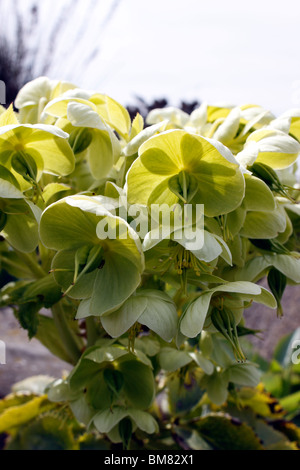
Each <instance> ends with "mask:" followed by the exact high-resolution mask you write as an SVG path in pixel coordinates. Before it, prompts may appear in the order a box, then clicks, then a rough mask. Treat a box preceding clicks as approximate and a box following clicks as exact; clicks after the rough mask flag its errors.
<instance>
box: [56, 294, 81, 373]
mask: <svg viewBox="0 0 300 470" xmlns="http://www.w3.org/2000/svg"><path fill="white" fill-rule="evenodd" d="M52 315H53V320H54V323H55V325H56V328H57V331H58V333H59V336H60V338H61V340H62V342H63V345H64V347H65V349H66V351H67V353H68V355H69V357H70V362H71V363H72V364H74V365H75V364H77V362H78V360H79V358H80V357H81V351H80V348H79V346H78V344H77V341H76V339H75V337H74V334H73V332H72V331H71V329H70V325H69V324H68V321H67V318H66V314H65V312H64V309H63V305H62V303H61V302H59V303H57V304H55V305H53V307H52Z"/></svg>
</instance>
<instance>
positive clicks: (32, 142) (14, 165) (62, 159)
mask: <svg viewBox="0 0 300 470" xmlns="http://www.w3.org/2000/svg"><path fill="white" fill-rule="evenodd" d="M2 116H3V115H2ZM68 137H69V135H68V134H66V133H65V132H63V131H62V130H60V129H58V128H57V127H55V126H49V125H44V124H36V125H30V124H24V125H21V124H11V125H7V126H3V127H0V164H1V165H2V166H5V167H6V168H7V169H8V170H9V171H11V172H12V173H13V174H14V176H15V177H16V179H17V181H18V183H19V185H20V186H21V189H22V190H25V189H28V188H30V187H32V186H33V185H36V183H37V182H38V181H39V180H40V178H41V176H42V173H43V172H44V173H49V174H52V175H57V176H66V175H69V174H70V173H72V171H73V170H74V168H75V158H74V154H73V152H72V149H71V147H70V145H69V143H68V141H67V139H68Z"/></svg>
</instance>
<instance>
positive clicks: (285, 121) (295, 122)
mask: <svg viewBox="0 0 300 470" xmlns="http://www.w3.org/2000/svg"><path fill="white" fill-rule="evenodd" d="M270 126H271V127H273V128H274V129H278V130H280V131H282V132H285V133H287V134H290V135H291V136H292V137H294V139H297V140H298V141H300V109H299V108H294V109H290V110H288V111H286V112H285V113H283V114H282V115H281V116H279V117H278V118H277V119H274V120H273V121H272V122H271V123H270Z"/></svg>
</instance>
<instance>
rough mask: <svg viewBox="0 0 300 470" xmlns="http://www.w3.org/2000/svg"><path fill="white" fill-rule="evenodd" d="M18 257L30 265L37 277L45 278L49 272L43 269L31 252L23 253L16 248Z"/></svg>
mask: <svg viewBox="0 0 300 470" xmlns="http://www.w3.org/2000/svg"><path fill="white" fill-rule="evenodd" d="M15 252H16V254H17V255H18V257H19V258H20V259H21V260H22V261H24V263H25V264H26V265H27V266H28V268H29V269H30V271H31V272H32V274H33V275H34V276H35V277H36V278H37V279H40V278H43V277H45V276H47V274H48V273H46V271H44V270H43V268H42V267H41V266H40V265H39V263H38V261H37V260H35V259H34V258H33V257H32V255H31V254H29V253H21V252H20V251H17V250H15Z"/></svg>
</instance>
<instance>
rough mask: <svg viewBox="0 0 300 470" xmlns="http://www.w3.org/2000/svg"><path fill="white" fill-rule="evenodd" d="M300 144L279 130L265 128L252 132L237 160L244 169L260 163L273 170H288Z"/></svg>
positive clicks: (298, 150) (296, 156)
mask: <svg viewBox="0 0 300 470" xmlns="http://www.w3.org/2000/svg"><path fill="white" fill-rule="evenodd" d="M299 152H300V144H299V142H298V141H297V140H295V139H294V138H293V137H291V136H289V135H287V134H286V133H285V132H282V131H281V130H277V129H272V128H271V127H266V128H263V129H260V130H257V131H255V132H252V134H250V136H249V137H248V139H247V141H246V144H245V147H244V150H242V151H241V152H240V153H239V154H238V155H237V160H238V161H239V162H240V163H241V165H243V166H244V167H245V168H246V167H251V166H252V165H253V164H254V163H262V164H264V165H267V166H269V167H270V168H272V169H274V170H282V169H284V168H288V167H289V166H291V165H292V164H293V163H295V162H296V160H297V158H298V155H299Z"/></svg>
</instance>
